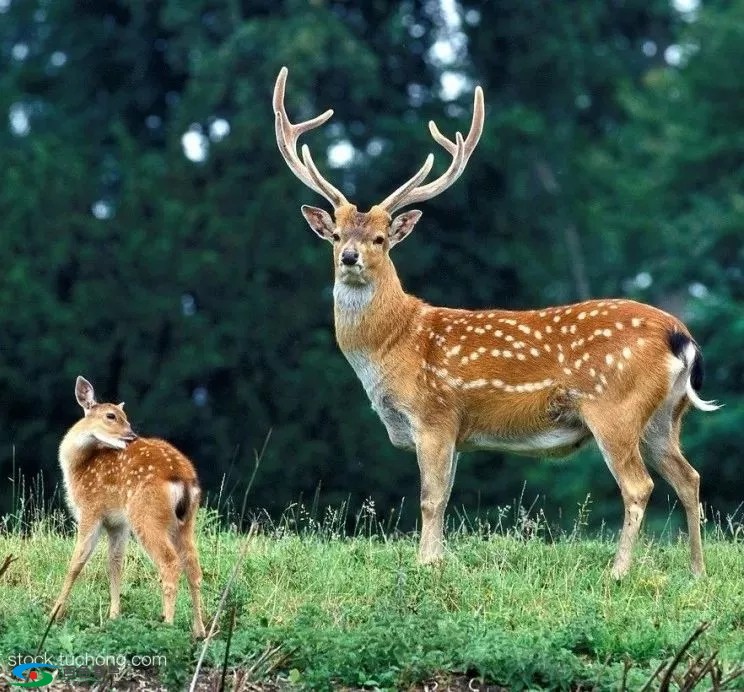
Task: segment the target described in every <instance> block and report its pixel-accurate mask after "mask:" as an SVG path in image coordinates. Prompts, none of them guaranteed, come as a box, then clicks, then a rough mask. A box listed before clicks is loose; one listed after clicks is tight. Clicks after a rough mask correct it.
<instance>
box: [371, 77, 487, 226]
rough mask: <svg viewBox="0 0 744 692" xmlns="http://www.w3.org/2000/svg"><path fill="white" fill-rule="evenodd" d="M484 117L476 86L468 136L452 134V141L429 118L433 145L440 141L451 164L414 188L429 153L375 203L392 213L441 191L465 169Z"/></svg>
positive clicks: (428, 167) (430, 158) (480, 91)
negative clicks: (413, 172) (410, 174)
mask: <svg viewBox="0 0 744 692" xmlns="http://www.w3.org/2000/svg"><path fill="white" fill-rule="evenodd" d="M484 117H485V108H484V106H483V89H481V88H480V87H476V88H475V94H474V97H473V120H472V122H471V124H470V131H469V132H468V136H467V137H466V138H465V139H464V140H463V138H462V135H461V134H460V133H459V132H457V133H455V141H454V142H453V141H452V140H450V139H447V137H445V136H444V135H443V134H442V133H441V132H440V131H439V128H438V127H437V126H436V124H435V123H434V121H433V120H430V121H429V132H431V136H432V137H433V138H434V141H435V142H436V143H437V144H440V145H441V146H442V147H444V149H446V150H447V152H448V153H449V154H451V155H452V163H450V165H449V168H447V170H446V171H445V172H444V173H443V174H442V175H441V176H440V177H439V178H437V179H436V180H432V181H431V182H430V183H427V184H426V185H421V186H420V187H418V185H419V183H421V182H422V181H423V180H424V178H426V176H427V175H428V173H429V171H430V170H431V166H432V161H433V156H432V155H431V154H429V156H428V157H427V159H426V163H424V165H423V166H422V167H421V169H420V170H419V172H418V173H416V175H414V176H413V177H412V178H411V179H410V180H408V182H406V183H404V184H403V185H401V186H400V187H399V188H398V189H397V190H396V191H395V192H393V193H392V194H391V195H389V196H388V197H386V198H385V200H384V201H383V202H382V203H381V204H380V205H379V206H380V207H382V208H383V209H385V210H386V211H387V212H388V213H389V214H392V213H393V212H394V211H396V210H397V209H400V208H401V207H404V206H407V205H409V204H415V203H416V202H423V201H424V200H427V199H431V198H432V197H436V196H437V195H438V194H440V193H441V192H444V191H445V190H446V189H447V188H448V187H449V186H450V185H452V184H453V183H454V182H455V181H456V180H457V179H458V178H459V177H460V176H461V175H462V172H463V171H464V170H465V166H467V163H468V159H469V158H470V155H471V154H472V153H473V150H474V149H475V147H476V145H477V144H478V140H479V139H480V136H481V133H482V132H483V120H484Z"/></svg>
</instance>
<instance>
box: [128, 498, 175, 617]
mask: <svg viewBox="0 0 744 692" xmlns="http://www.w3.org/2000/svg"><path fill="white" fill-rule="evenodd" d="M129 516H130V523H131V526H132V530H133V531H134V534H135V535H136V536H137V540H138V541H139V542H140V545H141V546H142V548H143V549H144V550H145V552H146V553H147V554H148V555H149V556H150V558H151V559H152V561H153V562H154V563H155V566H156V567H157V569H158V572H159V574H160V582H161V586H162V589H163V620H164V621H165V622H166V623H168V624H172V623H173V618H174V616H175V610H176V594H177V592H178V578H179V577H180V576H181V561H180V559H179V555H178V551H177V549H176V545H175V543H174V536H175V533H176V530H177V529H176V521H177V520H176V516H175V513H174V512H173V507H172V506H171V502H170V495H169V493H168V492H167V491H166V489H165V488H156V487H153V488H149V489H148V490H147V492H142V493H140V494H139V495H138V497H137V499H136V502H133V503H132V507H131V509H130V512H129Z"/></svg>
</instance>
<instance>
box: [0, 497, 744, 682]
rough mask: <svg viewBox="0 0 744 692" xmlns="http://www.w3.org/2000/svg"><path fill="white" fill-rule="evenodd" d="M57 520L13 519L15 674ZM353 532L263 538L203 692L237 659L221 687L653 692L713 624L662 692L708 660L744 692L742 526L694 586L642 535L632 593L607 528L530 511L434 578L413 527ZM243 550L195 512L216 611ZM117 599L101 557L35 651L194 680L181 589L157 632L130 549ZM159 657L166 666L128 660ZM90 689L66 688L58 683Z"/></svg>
mask: <svg viewBox="0 0 744 692" xmlns="http://www.w3.org/2000/svg"><path fill="white" fill-rule="evenodd" d="M61 516H62V515H61V513H47V514H45V515H44V516H37V517H36V519H35V520H28V521H25V522H23V523H22V525H20V524H19V525H14V524H13V522H12V521H11V520H12V519H13V517H6V518H5V519H4V520H3V519H2V518H0V565H2V562H3V558H4V557H7V556H9V555H13V556H16V557H17V558H18V559H17V561H15V562H13V563H12V564H11V565H10V566H9V567H8V569H7V571H6V573H5V574H4V575H3V576H1V577H0V670H2V672H5V673H8V671H9V669H10V667H12V664H13V662H14V661H17V660H18V659H17V657H18V655H20V654H33V653H34V652H35V651H36V650H37V648H38V647H39V644H40V642H41V641H42V637H43V635H44V630H45V628H46V625H47V613H48V610H49V608H50V606H51V604H52V603H53V601H54V598H55V596H56V594H57V590H58V589H59V587H60V585H61V582H62V579H63V576H64V571H65V568H66V565H67V561H68V558H69V555H70V551H71V547H72V538H71V536H70V533H69V522H63V521H62V519H61ZM3 521H4V524H3ZM63 523H64V525H65V526H66V527H67V530H64V528H63ZM341 523H342V518H340V515H339V514H338V513H336V514H334V513H332V512H329V513H328V514H327V515H326V516H325V517H324V518H323V519H321V520H319V521H313V520H312V519H310V518H309V517H308V516H307V513H304V512H303V510H302V509H301V508H300V509H298V508H294V509H293V510H291V511H289V512H288V513H287V514H285V517H284V518H283V520H282V521H281V522H280V523H279V524H270V523H268V522H267V524H266V525H264V526H263V528H262V529H261V530H260V531H259V532H258V534H256V535H255V536H254V537H253V538H252V539H251V540H250V542H249V545H248V546H247V550H246V552H245V554H244V556H243V557H242V563H241V564H240V565H239V570H238V575H237V578H236V579H235V581H234V582H233V584H232V587H231V589H230V591H229V594H228V597H227V600H226V605H225V608H224V609H223V611H222V612H221V613H220V616H219V627H220V631H219V633H218V634H217V636H216V637H214V638H213V639H212V640H211V641H210V642H209V645H208V647H207V653H206V658H205V666H204V673H203V675H202V678H201V683H200V684H201V687H200V689H218V688H219V680H220V676H221V672H222V669H223V661H224V660H225V655H226V650H227V661H228V663H227V667H226V672H227V678H226V683H225V689H254V690H255V689H356V688H388V689H408V688H417V689H429V690H432V689H434V684H433V683H434V682H436V683H437V685H438V688H439V689H440V690H443V689H446V688H447V685H450V686H451V687H452V688H453V689H467V685H468V684H470V685H471V689H485V688H486V685H491V686H492V687H490V688H489V689H495V690H498V689H502V687H503V688H507V689H514V690H521V689H531V690H538V689H550V690H554V689H561V690H563V689H565V690H579V689H581V690H590V689H596V690H621V689H627V690H640V689H643V687H644V685H645V684H646V683H647V681H649V680H650V679H651V678H652V676H653V675H654V673H655V672H656V671H657V670H660V672H659V674H658V675H657V677H656V679H654V680H652V681H651V683H650V684H649V686H648V687H647V689H651V690H657V689H664V687H663V683H662V681H661V680H662V677H663V675H664V671H665V670H666V669H667V668H668V667H669V662H670V660H671V659H672V657H673V656H674V655H675V653H676V652H677V651H678V650H679V649H680V647H681V646H682V644H684V642H685V641H686V640H687V639H688V637H689V636H690V635H691V634H692V633H693V632H694V631H695V629H696V628H697V627H698V625H699V624H700V623H701V622H708V623H710V625H709V628H708V629H707V630H706V631H705V632H704V633H703V634H702V635H701V636H700V637H699V638H697V639H696V640H695V641H694V642H693V643H692V645H691V646H690V648H689V650H688V651H686V652H685V653H684V654H683V655H682V657H681V660H680V661H679V664H678V665H676V666H675V668H674V671H673V672H674V676H676V682H674V679H675V677H674V676H673V678H672V679H673V683H672V685H671V687H669V688H668V689H679V688H681V689H692V688H693V687H695V686H694V685H692V686H688V687H684V686H683V685H684V680H683V679H682V678H683V676H685V675H686V676H687V679H688V682H689V681H690V680H694V678H695V677H696V671H697V674H699V673H700V669H701V667H702V666H703V665H704V664H705V659H706V658H708V657H710V656H711V655H712V654H714V653H715V652H717V654H716V655H715V657H714V658H713V660H712V661H711V664H710V666H709V668H711V670H710V671H709V672H707V673H705V675H704V679H703V680H702V681H701V682H700V683H699V686H697V687H695V689H698V688H699V689H741V688H742V687H744V678H740V677H736V669H737V668H738V667H739V665H740V664H742V662H744V595H743V594H744V588H743V586H744V581H743V580H742V565H743V564H744V560H743V559H742V558H743V557H744V556H743V555H742V546H741V542H740V540H741V538H740V537H741V534H740V528H741V527H740V526H739V525H737V524H736V523H732V522H728V523H727V522H726V521H722V522H719V523H714V522H713V523H712V524H713V525H711V523H709V524H708V525H707V526H706V534H707V536H706V539H705V557H706V560H707V568H708V576H707V577H705V578H702V579H699V580H693V579H692V578H691V576H690V574H689V571H688V565H687V562H688V552H687V546H686V542H685V540H684V538H682V537H673V536H663V537H662V538H660V539H651V538H650V537H648V536H646V537H645V538H644V539H643V540H642V541H641V543H640V545H639V546H638V549H637V551H636V559H635V563H634V566H633V569H632V571H631V573H630V575H629V577H628V578H627V579H626V580H625V581H623V582H622V583H619V584H618V583H615V582H613V581H612V580H611V578H610V576H609V565H610V562H611V559H612V556H613V553H614V549H615V543H614V536H609V535H605V536H599V537H594V538H592V537H584V536H583V535H581V534H582V532H581V531H580V530H579V529H580V522H577V527H576V528H575V529H574V530H573V531H570V532H567V533H563V534H561V535H558V536H556V535H555V534H551V533H550V532H549V531H548V527H547V526H546V525H545V524H544V523H542V522H541V521H540V520H539V516H538V517H537V518H534V517H532V518H531V517H529V516H528V515H527V514H526V513H524V512H523V513H521V514H520V513H511V512H510V513H509V516H508V518H507V517H506V515H504V514H502V515H501V517H500V518H499V519H498V520H497V521H496V523H495V524H491V525H488V524H485V523H481V522H473V523H469V522H460V525H459V526H457V527H453V526H451V527H450V530H449V534H448V547H447V558H446V562H445V563H444V564H443V565H442V566H440V567H434V568H432V567H420V566H418V565H417V564H416V560H415V551H416V540H415V537H414V536H406V535H400V534H397V533H396V532H395V531H393V530H389V529H385V528H383V527H381V526H379V525H378V524H377V523H376V520H375V518H374V516H373V511H372V510H371V509H370V508H369V507H367V508H363V510H362V511H361V512H360V514H359V515H358V516H357V521H356V529H355V530H352V531H351V534H352V535H351V536H349V535H348V534H347V532H346V531H343V530H341V529H340V528H339V527H340V525H341ZM16 524H18V522H16ZM507 524H508V527H507ZM3 527H4V530H3ZM103 543H105V539H104V540H102V544H103ZM244 544H245V538H244V537H243V536H242V535H239V534H237V532H236V531H235V530H234V529H231V528H230V526H229V523H228V524H227V526H226V522H225V521H224V520H220V519H219V517H218V515H217V512H216V511H214V510H202V513H201V516H200V529H199V545H200V552H201V559H202V563H203V567H204V574H205V579H204V596H205V603H206V608H207V614H208V615H209V616H211V615H213V614H214V612H215V609H216V608H217V604H218V602H219V600H220V596H221V594H222V592H223V589H224V587H225V584H226V583H227V581H228V578H229V575H230V572H231V570H232V569H233V567H234V566H235V564H236V562H240V561H241V546H243V545H244ZM107 589H108V586H107V576H106V564H105V548H101V547H99V548H98V550H97V551H96V553H95V554H94V556H93V558H92V559H91V562H90V563H89V564H88V566H87V567H86V569H85V570H84V572H83V574H82V575H81V578H80V579H79V581H78V583H77V584H76V587H75V589H73V592H72V598H71V602H70V604H69V609H68V613H67V615H66V617H65V619H64V620H63V621H62V622H60V623H59V624H55V625H53V626H52V627H51V629H50V631H49V633H48V636H47V637H46V640H45V641H44V643H43V646H42V647H41V651H42V653H44V654H46V655H47V656H48V657H49V660H51V662H52V663H54V662H55V660H56V661H61V662H63V663H64V662H65V661H73V662H74V661H79V660H81V659H80V657H82V656H86V655H87V656H99V657H100V656H109V657H118V658H116V661H118V662H121V663H125V664H126V665H124V667H123V668H122V669H121V670H119V669H118V668H116V667H114V668H112V669H111V670H110V671H109V673H108V676H109V677H108V684H109V685H110V687H105V686H104V688H106V689H111V688H114V689H135V688H136V689H148V690H149V689H154V686H155V684H156V681H159V682H160V684H162V685H163V687H164V688H165V689H168V690H179V689H186V688H188V685H189V684H190V681H191V677H192V675H193V672H194V669H195V665H196V660H197V658H198V656H199V653H200V651H201V647H202V644H201V643H196V642H194V641H192V640H191V638H190V636H189V623H190V620H189V616H190V603H189V600H188V596H187V590H186V588H185V583H183V582H182V588H181V591H180V592H179V600H178V610H177V616H176V625H175V626H173V627H169V626H166V625H163V624H162V623H160V622H159V612H160V610H159V608H160V592H159V586H158V584H157V580H156V577H155V573H154V569H153V567H152V566H151V564H150V563H149V561H148V560H147V558H146V557H145V556H144V554H143V553H142V552H141V550H140V549H139V547H138V546H136V545H135V544H134V543H133V544H132V545H130V549H129V551H128V558H127V563H126V565H125V571H124V587H123V598H122V612H123V615H122V617H121V619H119V620H117V621H109V620H108V619H107V608H108V590H107ZM233 622H234V628H233V627H232V624H233ZM228 640H229V645H228ZM71 656H77V657H78V658H77V659H71V658H70V657H71ZM155 656H160V657H163V658H160V659H156V660H155V661H152V660H148V659H147V658H145V659H144V661H145V662H146V663H147V662H150V663H151V665H149V666H145V667H138V666H137V665H134V664H133V663H132V661H133V660H135V661H139V659H135V658H134V657H155ZM14 657H15V658H14ZM60 657H67V658H60ZM116 665H118V663H117V664H116ZM99 676H100V672H99ZM727 676H729V677H731V676H733V679H731V680H729V681H728V682H727V681H726V677H727ZM716 680H718V682H716ZM99 684H100V680H99ZM1 685H2V683H1V682H0V686H1ZM138 685H144V687H141V686H140V687H138ZM81 687H84V684H83V683H82V682H81V683H77V684H72V683H70V684H69V686H65V685H64V684H62V683H60V682H57V683H55V684H54V685H53V686H50V687H48V688H46V689H78V688H81ZM17 689H20V688H17ZM99 689H100V687H99Z"/></svg>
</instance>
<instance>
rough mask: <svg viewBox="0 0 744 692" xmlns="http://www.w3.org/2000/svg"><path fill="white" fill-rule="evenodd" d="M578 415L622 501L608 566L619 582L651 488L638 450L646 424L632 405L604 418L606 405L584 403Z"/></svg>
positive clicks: (627, 564) (630, 554)
mask: <svg viewBox="0 0 744 692" xmlns="http://www.w3.org/2000/svg"><path fill="white" fill-rule="evenodd" d="M581 412H582V415H583V418H584V421H585V423H586V425H587V427H588V428H589V430H590V431H591V432H592V434H593V435H594V439H595V440H596V442H597V445H598V446H599V450H600V452H602V456H603V457H604V460H605V463H606V464H607V466H608V468H609V469H610V471H611V473H612V475H613V476H614V477H615V480H616V481H617V484H618V486H619V487H620V492H621V494H622V498H623V505H624V511H625V516H624V519H623V528H622V531H621V533H620V542H619V545H618V549H617V553H616V555H615V561H614V563H613V566H612V576H613V577H614V578H615V579H621V578H622V577H624V576H625V575H626V574H627V572H628V570H629V569H630V563H631V560H632V551H633V546H634V545H635V542H636V538H637V537H638V531H639V530H640V527H641V522H642V521H643V515H644V513H645V511H646V505H647V504H648V500H649V498H650V497H651V491H652V490H653V488H654V482H653V481H652V480H651V476H650V475H649V473H648V471H647V470H646V466H645V464H644V463H643V459H642V457H641V452H640V447H639V445H640V441H641V431H642V430H643V428H644V426H645V423H646V420H644V419H643V417H642V416H640V415H639V414H638V407H635V406H632V405H625V406H622V405H620V406H617V407H613V409H612V411H611V413H610V414H609V415H608V412H607V408H606V403H605V404H598V403H597V402H586V403H585V404H584V405H583V406H582V411H581Z"/></svg>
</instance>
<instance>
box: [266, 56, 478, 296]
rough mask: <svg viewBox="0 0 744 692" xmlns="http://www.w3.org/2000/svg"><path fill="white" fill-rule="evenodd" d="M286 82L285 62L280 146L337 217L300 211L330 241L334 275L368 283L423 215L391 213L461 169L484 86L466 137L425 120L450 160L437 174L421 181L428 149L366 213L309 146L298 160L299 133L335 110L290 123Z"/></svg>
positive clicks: (279, 91) (278, 107)
mask: <svg viewBox="0 0 744 692" xmlns="http://www.w3.org/2000/svg"><path fill="white" fill-rule="evenodd" d="M286 82H287V68H286V67H283V68H282V69H281V71H280V72H279V76H278V77H277V79H276V85H275V86H274V98H273V107H274V114H275V117H276V141H277V144H278V145H279V151H280V152H281V153H282V156H283V157H284V160H285V161H286V163H287V165H288V166H289V168H290V170H291V171H292V172H293V173H294V174H295V175H296V176H297V177H298V178H299V179H300V180H301V181H302V182H303V183H305V185H307V186H308V187H309V188H310V189H311V190H314V191H315V192H317V193H318V194H320V195H322V196H323V197H325V198H326V199H327V200H328V201H329V202H330V203H331V204H332V205H333V209H334V217H335V218H332V217H331V215H330V214H328V212H326V211H324V210H323V209H319V208H317V207H310V206H307V205H305V206H303V207H302V214H303V216H304V217H305V219H306V220H307V222H308V223H309V224H310V227H311V228H312V229H313V230H314V231H315V233H317V234H318V235H319V236H320V237H321V238H323V239H325V240H327V241H329V242H330V243H332V244H333V258H334V265H335V272H336V279H337V280H340V281H342V282H344V283H346V284H351V285H364V284H367V283H369V282H370V281H372V280H373V279H374V277H375V275H376V274H377V272H378V271H379V269H380V268H381V267H386V266H388V261H389V260H388V252H389V251H390V249H391V248H392V247H393V246H394V245H396V244H397V243H399V242H400V241H401V240H403V239H404V238H406V236H408V234H409V233H410V232H411V231H412V230H413V227H414V226H415V225H416V222H417V221H418V220H419V218H420V217H421V212H420V211H418V210H416V209H413V210H409V211H406V212H404V213H402V214H400V215H398V216H396V217H393V216H392V215H393V213H394V212H395V211H397V210H398V209H401V208H402V207H405V206H408V205H410V204H415V203H417V202H423V201H425V200H427V199H431V198H432V197H435V196H436V195H438V194H440V193H441V192H443V191H444V190H446V189H447V188H448V187H449V186H450V185H452V184H453V183H454V182H455V181H456V180H457V179H458V178H459V177H460V176H461V175H462V173H463V171H464V170H465V166H466V165H467V162H468V159H469V158H470V155H471V154H472V153H473V150H474V149H475V147H476V145H477V144H478V140H479V139H480V136H481V132H482V131H483V119H484V106H483V90H482V89H481V88H480V87H476V89H475V96H474V103H473V119H472V122H471V125H470V131H469V132H468V135H467V137H466V138H464V139H463V136H462V135H461V134H460V133H459V132H457V133H456V134H455V141H454V142H453V141H452V140H450V139H447V137H445V136H444V135H443V134H442V133H441V132H440V131H439V129H438V128H437V126H436V125H435V124H434V123H433V122H429V131H430V132H431V135H432V137H433V138H434V140H435V141H436V142H437V143H438V144H440V145H441V146H442V147H444V149H445V150H446V151H447V152H448V153H449V154H450V155H451V156H452V162H451V163H450V165H449V167H448V168H447V170H446V171H445V172H444V173H443V174H442V175H441V176H440V177H439V178H437V179H436V180H433V181H431V182H430V183H426V184H422V183H423V181H424V179H425V178H426V176H427V175H428V174H429V172H430V171H431V168H432V165H433V163H434V157H433V156H432V155H431V154H429V156H428V157H427V158H426V161H425V162H424V165H423V166H422V167H421V168H420V169H419V171H418V172H417V173H416V174H415V175H414V176H413V177H412V178H410V179H409V180H408V181H407V182H405V183H403V185H401V186H400V187H399V188H398V189H397V190H395V192H393V193H392V194H390V195H389V196H388V197H386V198H385V199H384V200H383V201H382V202H380V204H376V205H375V206H373V207H372V208H371V209H370V210H369V211H368V212H359V211H357V208H356V206H354V205H353V204H351V203H349V201H348V200H347V199H346V197H344V195H343V194H342V193H341V192H340V191H339V190H338V189H337V188H335V187H334V186H333V185H332V184H331V183H330V182H328V181H327V180H326V179H325V178H324V177H323V176H322V175H321V174H320V172H319V171H318V168H317V166H316V165H315V162H314V161H313V159H312V156H311V155H310V149H309V148H308V147H307V145H303V146H302V159H300V157H299V156H298V154H297V140H298V138H299V137H300V135H302V134H303V133H304V132H307V131H308V130H312V129H313V128H316V127H318V126H320V125H322V124H323V123H324V122H326V121H327V120H328V119H329V118H330V117H331V116H332V115H333V111H332V110H328V111H326V112H325V113H322V114H321V115H319V116H317V117H315V118H312V119H311V120H306V121H304V122H300V123H291V122H290V120H289V117H288V116H287V111H286V109H285V107H284V92H285V88H286Z"/></svg>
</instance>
